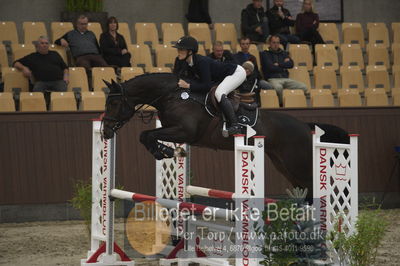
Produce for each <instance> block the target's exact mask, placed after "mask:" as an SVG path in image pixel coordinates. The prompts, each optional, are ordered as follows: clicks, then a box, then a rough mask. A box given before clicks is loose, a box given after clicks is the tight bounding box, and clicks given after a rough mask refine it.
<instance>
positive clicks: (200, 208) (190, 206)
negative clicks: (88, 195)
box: [110, 189, 234, 220]
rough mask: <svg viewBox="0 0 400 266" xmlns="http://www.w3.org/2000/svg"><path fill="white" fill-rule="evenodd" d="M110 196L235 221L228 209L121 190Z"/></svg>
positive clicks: (114, 191) (113, 191) (112, 192)
mask: <svg viewBox="0 0 400 266" xmlns="http://www.w3.org/2000/svg"><path fill="white" fill-rule="evenodd" d="M110 195H111V196H112V197H114V198H117V199H122V200H128V201H134V202H142V201H152V202H157V203H158V204H160V205H161V206H162V207H165V208H168V209H173V208H175V209H176V210H178V211H184V212H189V213H190V214H192V215H193V214H202V215H207V216H209V214H212V216H213V217H215V218H222V219H227V220H233V218H234V212H233V211H232V210H228V209H221V208H216V207H211V206H206V205H201V204H195V203H190V202H181V201H179V200H170V199H163V198H157V197H154V196H149V195H145V194H140V193H135V192H129V191H124V190H120V189H112V190H111V193H110Z"/></svg>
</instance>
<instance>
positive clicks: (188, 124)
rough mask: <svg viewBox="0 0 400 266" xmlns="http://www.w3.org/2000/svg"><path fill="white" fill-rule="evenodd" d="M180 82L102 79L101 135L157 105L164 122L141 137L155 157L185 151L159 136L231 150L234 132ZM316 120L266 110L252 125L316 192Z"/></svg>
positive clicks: (275, 157)
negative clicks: (104, 94) (224, 129)
mask: <svg viewBox="0 0 400 266" xmlns="http://www.w3.org/2000/svg"><path fill="white" fill-rule="evenodd" d="M177 81H178V80H177V77H176V76H175V75H173V74H171V73H154V74H144V75H140V76H137V77H135V78H133V79H130V80H128V81H126V82H124V83H116V82H114V81H112V83H109V82H106V81H104V82H105V83H106V85H107V87H108V88H109V90H110V92H109V95H108V97H107V101H106V111H105V114H104V116H103V120H102V121H103V130H102V132H103V137H104V138H106V139H109V138H112V137H113V136H114V133H116V132H117V131H118V129H119V128H121V127H122V126H123V125H124V124H125V123H126V122H127V121H129V119H130V118H131V117H132V116H133V115H134V114H135V113H136V112H137V111H138V110H139V109H140V108H141V107H142V106H143V105H145V104H147V105H151V106H153V107H155V108H156V109H157V111H158V117H159V119H160V122H161V124H162V127H161V128H157V129H152V130H146V131H143V132H142V133H141V134H140V142H141V143H142V144H143V145H144V146H145V147H146V149H147V150H148V151H149V152H150V153H151V154H153V156H154V157H155V158H156V159H157V160H160V159H163V158H171V157H173V156H177V155H178V154H180V155H182V151H181V150H179V151H178V150H173V149H172V148H170V147H167V146H166V145H164V144H162V143H160V142H159V141H167V142H174V143H188V144H190V145H193V146H201V147H208V148H211V149H221V150H233V147H234V145H233V137H228V138H226V137H224V136H223V135H222V130H221V128H222V123H223V121H222V119H221V118H220V117H214V118H213V117H211V116H210V114H208V113H207V111H206V110H205V108H204V106H203V105H202V104H200V103H199V102H196V101H193V100H191V99H190V98H189V99H187V97H182V92H183V91H182V89H181V88H179V87H178V86H177ZM137 106H139V107H137ZM314 125H315V124H314V123H310V124H307V123H304V122H302V121H300V120H298V119H296V118H294V117H292V116H290V115H287V114H284V113H280V112H275V111H274V112H272V111H268V112H264V113H262V114H260V115H259V117H258V120H257V122H256V124H255V125H254V127H253V129H254V130H255V131H256V132H257V135H262V136H265V137H266V142H265V152H266V154H267V155H268V156H269V158H270V159H271V161H272V163H273V164H274V166H275V167H276V168H277V170H278V171H279V172H281V173H282V174H283V175H284V176H285V177H286V178H287V179H288V180H289V182H290V183H291V184H292V185H293V186H294V187H302V188H307V189H308V191H309V192H311V191H312V134H311V128H312V127H313V126H314ZM319 126H321V127H322V129H324V128H328V130H329V134H330V135H331V136H332V137H333V138H335V136H336V135H339V137H337V139H339V140H340V139H343V136H347V135H346V132H345V131H344V130H342V129H340V128H337V127H335V126H330V125H319ZM344 141H346V140H344ZM311 193H312V192H311ZM311 195H312V194H311Z"/></svg>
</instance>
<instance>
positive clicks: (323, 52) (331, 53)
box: [289, 43, 400, 71]
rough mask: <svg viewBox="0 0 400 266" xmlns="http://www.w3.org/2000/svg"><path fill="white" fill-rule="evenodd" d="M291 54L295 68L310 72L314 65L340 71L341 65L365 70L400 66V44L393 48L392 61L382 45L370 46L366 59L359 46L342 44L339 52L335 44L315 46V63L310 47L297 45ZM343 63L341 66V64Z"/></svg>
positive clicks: (291, 47) (291, 50)
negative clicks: (305, 68) (367, 66)
mask: <svg viewBox="0 0 400 266" xmlns="http://www.w3.org/2000/svg"><path fill="white" fill-rule="evenodd" d="M289 53H290V56H291V58H292V59H293V61H294V64H295V66H305V67H307V69H308V70H309V71H311V70H313V67H314V65H316V66H319V67H326V68H329V69H333V70H339V68H340V65H341V66H344V67H347V66H358V67H359V68H360V69H362V70H364V69H365V66H366V65H369V66H385V67H386V68H387V69H390V68H391V66H392V64H391V62H393V65H396V66H399V65H400V43H394V44H392V46H391V54H392V60H391V58H390V54H389V50H388V48H386V47H385V46H384V45H382V44H368V45H367V49H366V58H367V60H364V54H363V51H362V49H361V46H360V45H359V44H342V45H341V46H340V49H339V55H340V56H338V52H337V51H336V49H335V46H334V45H333V44H318V45H316V46H315V62H314V60H313V56H312V53H311V50H310V47H309V46H308V45H304V44H296V45H290V46H289ZM339 62H341V64H340V63H339Z"/></svg>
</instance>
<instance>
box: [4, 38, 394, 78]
mask: <svg viewBox="0 0 400 266" xmlns="http://www.w3.org/2000/svg"><path fill="white" fill-rule="evenodd" d="M237 46H238V47H237V49H240V47H239V45H237ZM227 48H229V47H227ZM50 49H51V50H54V51H57V52H58V53H59V54H60V55H61V57H62V58H63V59H64V61H65V62H68V57H67V53H66V51H65V49H64V48H63V47H60V46H57V45H51V47H50ZM262 49H263V50H265V49H268V45H267V44H265V45H264V46H263V47H262ZM11 50H12V54H13V56H12V60H16V59H19V58H22V57H24V56H25V55H28V54H30V53H32V52H34V51H35V47H34V46H33V44H12V45H11ZM128 50H129V51H130V52H131V54H132V57H131V63H132V65H133V66H135V67H144V68H145V70H146V72H149V71H150V69H151V68H153V67H154V65H155V66H157V67H169V68H172V67H173V64H174V61H175V58H176V56H177V52H176V49H175V48H173V47H172V46H171V45H166V44H164V45H161V44H159V45H157V46H154V60H153V57H152V51H151V49H150V47H149V46H147V45H144V44H135V45H128ZM199 53H200V54H202V55H206V51H205V49H204V47H203V46H202V45H201V46H200V49H199ZM250 53H252V54H253V55H255V56H256V59H257V60H258V63H259V64H260V55H259V51H258V48H257V46H256V45H251V47H250ZM289 53H290V56H291V58H292V59H293V61H294V65H295V66H304V67H307V69H308V70H309V71H312V70H313V67H314V65H316V66H318V67H325V68H329V69H333V70H339V68H340V65H341V66H344V67H347V66H358V67H359V68H360V69H361V70H364V69H365V66H366V65H370V66H374V65H377V66H381V65H382V66H385V67H386V68H387V69H390V68H391V67H392V63H391V61H392V62H393V66H400V43H398V44H393V45H392V47H391V54H392V57H393V59H392V60H391V59H390V55H389V51H388V49H387V48H385V47H384V46H382V45H380V44H374V45H368V46H367V58H368V60H366V61H367V62H368V64H366V61H365V60H364V56H363V52H362V50H361V47H360V45H358V44H342V45H341V46H340V51H339V54H340V60H339V56H338V52H337V51H336V49H335V47H334V45H331V44H319V45H316V47H315V59H316V60H315V63H314V60H313V55H312V53H311V49H310V47H309V46H308V45H306V44H295V45H290V46H289ZM340 61H341V64H340V63H339V62H340ZM11 63H12V62H9V61H8V56H7V51H6V47H5V46H4V45H1V44H0V65H1V66H3V67H4V66H10V64H11Z"/></svg>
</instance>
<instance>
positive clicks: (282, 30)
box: [267, 0, 300, 48]
mask: <svg viewBox="0 0 400 266" xmlns="http://www.w3.org/2000/svg"><path fill="white" fill-rule="evenodd" d="M282 5H283V1H276V0H274V6H273V7H272V8H270V9H269V10H268V11H267V17H268V22H269V30H270V33H271V35H279V37H280V39H281V43H282V45H283V46H284V47H285V48H286V45H287V43H288V42H290V43H300V38H299V37H298V36H296V35H292V34H290V29H289V27H291V26H294V24H295V21H294V20H293V18H292V16H291V15H290V12H289V10H287V9H286V8H284V7H283V6H282Z"/></svg>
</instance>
